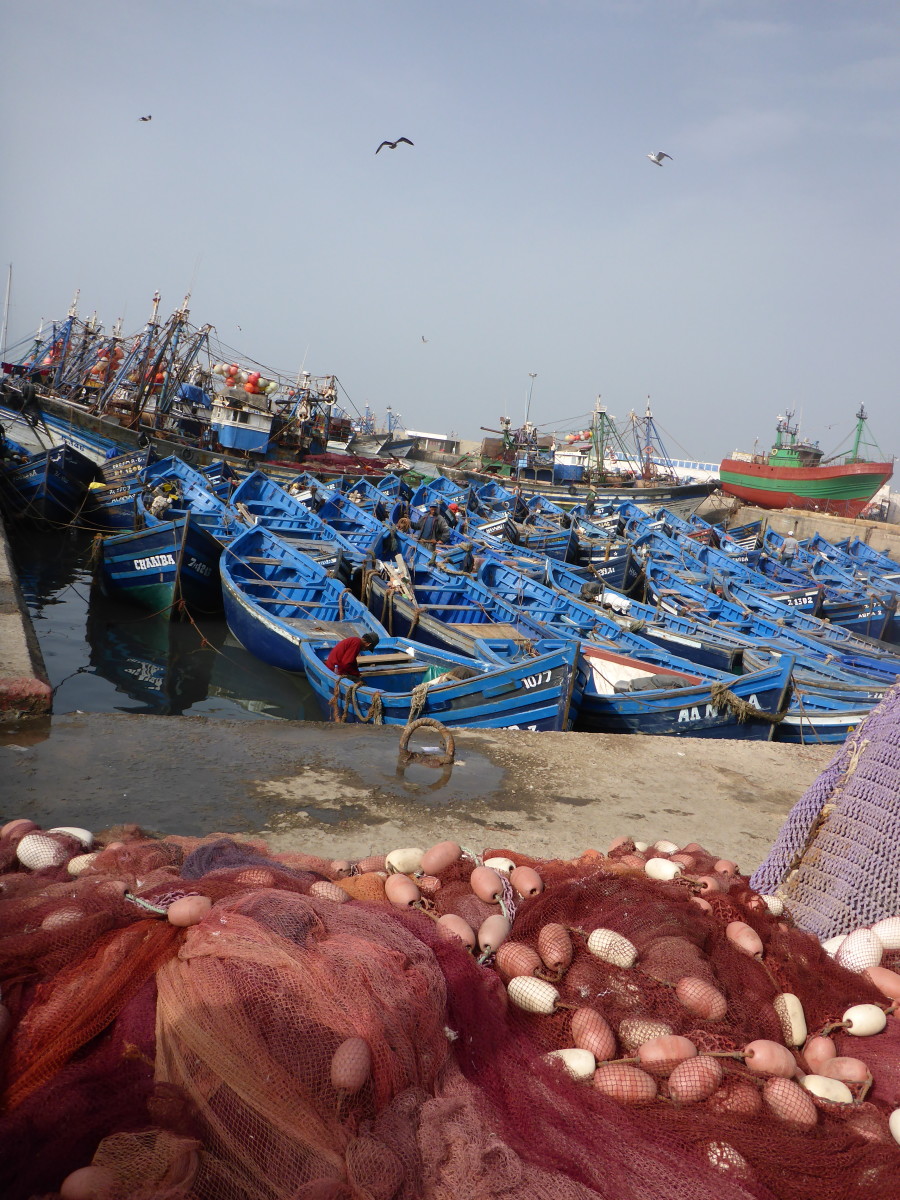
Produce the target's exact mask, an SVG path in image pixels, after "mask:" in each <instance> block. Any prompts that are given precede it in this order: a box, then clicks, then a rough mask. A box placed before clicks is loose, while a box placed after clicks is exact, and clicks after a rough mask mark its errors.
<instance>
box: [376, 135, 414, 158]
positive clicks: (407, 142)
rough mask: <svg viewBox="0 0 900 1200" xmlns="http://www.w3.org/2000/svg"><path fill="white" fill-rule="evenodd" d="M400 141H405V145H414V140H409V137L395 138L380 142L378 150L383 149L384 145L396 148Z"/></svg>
mask: <svg viewBox="0 0 900 1200" xmlns="http://www.w3.org/2000/svg"><path fill="white" fill-rule="evenodd" d="M401 142H406V144H407V146H414V145H415V142H411V141H410V140H409V138H397V140H396V142H382V143H381V145H380V146H379V147H378V150H383V149H384V148H385V146H390V148H391V149H392V150H396V149H397V147H398V146H399V145H400V143H401ZM378 150H376V151H375V153H376V154H377V153H378Z"/></svg>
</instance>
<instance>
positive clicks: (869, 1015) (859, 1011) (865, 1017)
mask: <svg viewBox="0 0 900 1200" xmlns="http://www.w3.org/2000/svg"><path fill="white" fill-rule="evenodd" d="M841 1023H842V1025H843V1026H844V1029H845V1030H846V1031H847V1033H852V1034H853V1036H854V1037H871V1036H872V1034H874V1033H881V1031H882V1030H883V1029H884V1027H885V1026H886V1025H887V1017H886V1016H885V1015H884V1010H883V1009H880V1008H879V1007H878V1005H877V1004H854V1005H852V1006H851V1007H850V1008H848V1009H847V1011H846V1012H845V1013H844V1015H843V1016H842V1017H841Z"/></svg>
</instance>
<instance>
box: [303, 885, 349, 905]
mask: <svg viewBox="0 0 900 1200" xmlns="http://www.w3.org/2000/svg"><path fill="white" fill-rule="evenodd" d="M309 894H310V895H311V896H315V897H316V899H317V900H332V901H334V903H335V904H344V903H345V902H346V901H347V900H349V899H350V895H349V893H348V892H345V891H344V889H343V888H342V887H338V885H337V884H336V883H331V882H330V880H327V879H317V880H316V882H315V883H313V884H311V885H310V889H309Z"/></svg>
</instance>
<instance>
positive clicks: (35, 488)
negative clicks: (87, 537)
mask: <svg viewBox="0 0 900 1200" xmlns="http://www.w3.org/2000/svg"><path fill="white" fill-rule="evenodd" d="M98 478H99V471H98V469H97V465H96V463H94V462H92V461H91V459H89V458H88V457H87V456H86V455H84V454H82V453H81V452H80V451H78V450H74V449H73V448H72V447H71V446H66V445H62V446H54V447H53V448H52V449H50V450H42V451H40V452H39V453H37V454H33V455H31V457H29V458H26V459H25V461H24V462H21V461H14V460H10V459H6V460H0V503H2V506H3V509H4V512H5V513H6V514H7V515H8V516H9V517H12V518H14V519H16V520H19V521H33V522H35V523H42V524H47V525H56V526H65V525H70V524H71V523H72V522H73V521H74V520H76V519H77V518H78V516H79V515H80V513H81V510H82V508H83V507H84V505H85V503H86V500H87V495H88V489H89V487H90V485H91V483H93V482H94V480H96V479H98Z"/></svg>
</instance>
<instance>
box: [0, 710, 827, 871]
mask: <svg viewBox="0 0 900 1200" xmlns="http://www.w3.org/2000/svg"><path fill="white" fill-rule="evenodd" d="M400 732H401V731H400V730H399V729H398V728H395V727H380V728H371V727H365V728H363V727H360V726H358V725H330V724H316V723H311V722H298V721H229V720H220V719H209V718H205V717H191V716H181V717H152V716H129V715H123V714H102V713H92V714H69V715H61V716H54V717H53V718H52V719H51V720H49V721H47V722H44V723H43V724H39V725H35V726H32V727H31V729H30V730H23V729H20V730H19V731H6V732H3V733H0V816H2V818H3V820H8V819H10V818H12V817H15V816H28V817H30V818H31V819H32V820H35V821H37V822H38V823H39V824H41V825H43V826H44V827H45V828H46V827H49V826H53V825H80V826H86V827H87V828H90V829H93V830H99V829H102V828H105V827H108V826H110V825H113V824H117V823H121V822H135V823H138V824H140V825H142V826H144V827H145V828H146V829H148V830H152V831H156V832H161V833H180V834H190V835H202V834H208V833H212V832H216V831H222V832H225V833H235V834H242V835H254V834H255V835H262V836H264V837H265V838H266V840H267V841H268V843H269V845H270V846H271V848H272V849H273V850H289V849H302V850H306V851H308V852H310V853H317V854H325V855H329V856H333V857H345V856H349V857H359V856H362V855H365V854H369V853H372V852H380V851H383V850H390V849H392V848H395V847H397V846H403V845H423V846H427V845H429V844H431V843H433V842H436V841H440V840H442V839H443V838H448V837H452V838H453V839H455V840H457V841H459V842H461V843H463V844H465V845H469V846H472V847H476V848H478V849H483V848H485V847H488V846H493V847H496V848H500V847H509V848H513V849H517V850H520V851H522V852H524V853H530V854H534V855H538V856H542V857H558V856H562V857H570V856H573V855H575V854H578V853H580V852H581V851H583V850H585V849H587V848H590V847H594V848H601V849H602V848H604V847H605V846H606V845H607V843H608V842H609V841H610V840H611V839H612V838H613V837H615V836H617V835H619V834H632V835H633V836H635V837H637V838H640V839H642V840H644V841H654V840H655V839H657V838H660V837H666V838H670V839H672V840H673V841H676V842H679V843H680V844H684V843H686V842H688V841H699V842H701V843H704V844H706V845H708V847H709V848H710V849H711V850H714V851H717V852H718V853H721V854H723V855H725V856H727V857H730V858H733V859H735V860H736V861H737V862H738V863H739V865H740V866H741V868H742V869H743V870H745V871H750V870H753V869H754V868H755V867H756V866H757V865H758V864H759V862H760V861H762V859H763V858H764V857H765V855H766V853H767V852H768V849H769V847H770V845H771V843H772V841H773V840H774V838H775V835H776V834H777V832H778V829H779V827H780V825H781V823H782V821H783V820H784V817H785V816H786V815H787V812H788V811H789V809H790V807H791V806H792V805H793V803H794V802H795V801H796V800H797V799H799V797H800V796H801V795H802V794H803V792H804V791H805V790H806V788H807V787H808V786H809V784H810V783H812V781H813V780H814V779H815V778H816V776H817V775H818V774H819V773H820V772H821V771H822V770H824V768H825V767H826V766H827V765H828V763H829V762H830V761H831V758H832V753H833V750H832V748H829V747H797V746H790V745H783V744H780V743H763V742H740V741H718V740H715V741H713V740H699V739H681V738H651V737H641V736H626V735H606V734H578V733H564V734H552V733H547V734H530V733H523V732H514V731H491V732H480V731H475V730H465V731H460V732H458V733H456V734H455V735H454V736H455V741H456V757H455V761H454V763H453V765H452V767H451V768H449V769H448V768H444V769H441V768H435V767H428V766H424V765H421V764H418V763H412V764H410V765H408V766H406V767H404V766H403V765H402V763H401V762H400V760H399V757H398V744H399V736H400ZM416 736H417V740H415V741H414V742H413V743H412V744H411V746H410V748H411V749H419V750H423V749H427V748H429V747H431V748H437V742H436V738H435V736H434V734H433V733H431V732H429V731H427V730H426V731H423V734H422V735H421V736H420V735H416Z"/></svg>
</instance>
